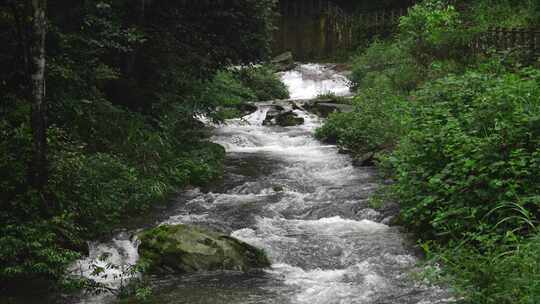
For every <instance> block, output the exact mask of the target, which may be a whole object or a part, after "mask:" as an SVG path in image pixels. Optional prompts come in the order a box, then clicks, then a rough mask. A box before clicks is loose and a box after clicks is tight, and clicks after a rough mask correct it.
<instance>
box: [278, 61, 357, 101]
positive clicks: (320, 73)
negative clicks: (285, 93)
mask: <svg viewBox="0 0 540 304" xmlns="http://www.w3.org/2000/svg"><path fill="white" fill-rule="evenodd" d="M281 80H282V81H283V82H284V83H285V84H286V85H287V87H288V89H289V92H290V95H291V98H292V99H310V98H315V97H317V96H318V95H320V94H325V93H334V94H335V95H338V96H345V95H349V94H350V88H349V87H350V81H349V80H348V79H347V78H346V77H345V76H343V75H340V74H338V73H336V72H335V71H333V70H332V69H331V66H328V65H320V64H304V65H300V66H299V67H297V68H296V69H294V70H292V71H288V72H284V73H282V75H281Z"/></svg>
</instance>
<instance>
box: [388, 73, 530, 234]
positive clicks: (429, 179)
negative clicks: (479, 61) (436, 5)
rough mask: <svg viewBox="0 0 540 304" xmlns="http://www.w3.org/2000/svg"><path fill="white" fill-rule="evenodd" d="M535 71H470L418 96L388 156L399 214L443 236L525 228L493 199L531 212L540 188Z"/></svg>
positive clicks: (431, 86) (433, 85) (522, 230)
mask: <svg viewBox="0 0 540 304" xmlns="http://www.w3.org/2000/svg"><path fill="white" fill-rule="evenodd" d="M539 81H540V73H539V72H538V71H535V70H523V71H521V72H520V73H519V74H513V73H506V74H503V75H497V76H496V75H491V74H484V73H478V72H469V73H467V74H465V75H464V76H448V77H446V78H443V79H441V80H438V81H434V82H432V83H429V84H427V85H426V86H424V87H423V88H422V89H421V90H419V91H418V92H417V93H416V94H415V97H416V107H415V108H414V109H413V113H414V115H413V118H412V121H411V124H410V132H409V133H408V135H407V136H406V137H404V138H403V139H402V140H401V142H400V145H399V147H398V149H397V150H396V151H395V153H394V154H393V156H392V162H393V163H394V165H395V170H396V177H397V188H396V191H397V193H398V195H399V197H400V200H401V203H402V217H403V219H404V220H405V221H406V222H407V223H408V224H409V225H411V226H412V227H415V228H416V229H417V230H418V231H419V232H421V233H423V234H425V235H430V236H431V237H433V236H438V237H442V238H461V237H464V236H467V235H470V234H471V233H472V234H480V235H485V234H493V235H498V236H501V235H505V233H506V232H507V231H514V232H516V233H518V234H523V233H526V232H527V230H528V228H527V227H524V226H523V225H522V222H521V221H520V220H518V219H515V218H514V219H510V220H505V221H502V222H501V220H503V219H504V218H505V216H506V215H507V214H508V213H507V212H505V209H501V208H498V206H499V204H505V203H517V204H519V205H520V206H522V207H523V208H525V209H526V210H527V212H528V213H530V214H532V215H535V216H534V217H533V219H534V220H537V219H536V214H537V211H538V208H539V206H540V205H539V201H538V197H539V196H538V195H539V194H540V188H539V187H538V182H537V181H538V180H539V179H540V175H538V172H540V171H539V170H540V167H539V166H540V162H539V161H538V160H539V159H540V158H539V156H540V142H539V140H538V138H540V137H538V135H539V134H540V133H539V132H540V129H539V125H538V117H540V116H539V115H540V90H539V88H540V85H539Z"/></svg>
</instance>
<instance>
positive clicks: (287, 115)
mask: <svg viewBox="0 0 540 304" xmlns="http://www.w3.org/2000/svg"><path fill="white" fill-rule="evenodd" d="M303 123H304V118H302V117H298V115H297V114H296V113H294V112H293V111H281V112H279V113H274V112H270V111H269V112H268V114H266V119H265V120H264V121H263V125H265V126H273V125H277V126H282V127H292V126H298V125H301V124H303Z"/></svg>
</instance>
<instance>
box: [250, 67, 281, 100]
mask: <svg viewBox="0 0 540 304" xmlns="http://www.w3.org/2000/svg"><path fill="white" fill-rule="evenodd" d="M239 79H240V80H241V81H242V83H243V84H244V86H246V87H247V88H249V89H251V90H252V91H253V92H254V93H255V97H256V100H257V101H265V100H273V99H287V98H289V91H288V90H287V87H286V86H285V84H283V82H281V80H280V79H279V78H278V77H277V76H276V74H275V72H274V70H273V69H272V68H271V67H268V66H260V67H250V68H245V69H242V70H241V71H240V72H239Z"/></svg>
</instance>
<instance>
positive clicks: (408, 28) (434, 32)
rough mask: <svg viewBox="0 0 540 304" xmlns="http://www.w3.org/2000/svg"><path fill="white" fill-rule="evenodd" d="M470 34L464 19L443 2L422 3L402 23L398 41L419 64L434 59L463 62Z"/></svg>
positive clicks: (434, 0) (441, 0)
mask: <svg viewBox="0 0 540 304" xmlns="http://www.w3.org/2000/svg"><path fill="white" fill-rule="evenodd" d="M469 37H470V35H469V33H468V31H467V30H466V29H465V27H464V26H463V21H462V16H461V15H460V13H459V12H458V11H457V10H456V8H455V7H454V6H452V5H448V4H446V1H444V0H429V1H423V2H421V3H420V4H417V5H415V6H414V7H412V8H411V9H410V10H409V13H408V14H407V15H406V16H404V17H402V18H401V20H400V23H399V39H400V41H401V43H403V44H404V45H405V48H406V49H407V50H408V52H410V54H411V55H412V56H413V57H414V58H415V60H416V62H417V63H418V64H421V65H423V66H427V65H429V64H430V63H431V62H432V61H433V60H435V59H446V58H454V59H464V58H463V56H464V55H467V54H466V50H467V49H468V48H467V47H466V46H467V41H469Z"/></svg>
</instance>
